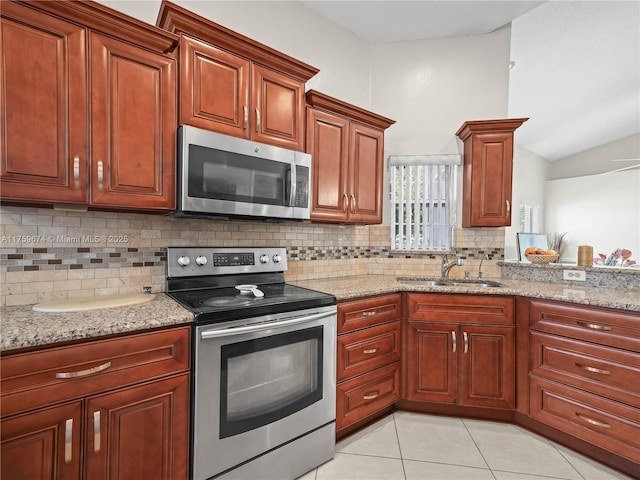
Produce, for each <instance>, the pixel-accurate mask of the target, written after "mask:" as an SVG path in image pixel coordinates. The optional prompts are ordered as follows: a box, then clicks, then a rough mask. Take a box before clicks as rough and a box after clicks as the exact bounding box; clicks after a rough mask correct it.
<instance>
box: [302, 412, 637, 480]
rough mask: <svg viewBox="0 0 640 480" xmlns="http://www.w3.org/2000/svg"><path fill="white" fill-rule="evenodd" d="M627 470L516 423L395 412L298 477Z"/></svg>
mask: <svg viewBox="0 0 640 480" xmlns="http://www.w3.org/2000/svg"><path fill="white" fill-rule="evenodd" d="M638 474H639V477H640V472H638ZM629 478H630V477H627V476H625V475H622V474H620V473H618V472H616V471H614V470H611V469H609V468H607V467H605V466H604V465H601V464H599V463H597V462H594V461H593V460H591V459H588V458H587V457H584V456H583V455H580V454H578V453H576V452H573V451H571V450H569V449H567V448H565V447H562V446H560V445H558V444H555V443H553V442H550V441H549V440H546V439H545V438H543V437H540V436H538V435H535V434H533V433H531V432H528V431H527V430H524V429H522V428H520V427H518V426H516V425H510V424H506V423H496V422H488V421H482V420H467V419H460V418H451V417H441V416H434V415H425V414H418V413H410V412H395V413H393V414H392V415H389V416H387V417H385V418H383V419H381V420H379V421H378V422H376V423H374V424H372V425H370V426H369V427H367V428H365V429H363V430H361V431H359V432H357V433H355V434H353V435H351V436H350V437H347V438H345V439H344V440H342V441H340V442H338V444H337V445H336V456H335V458H334V459H333V460H331V461H329V462H327V463H325V464H323V465H320V466H319V467H318V468H316V469H315V470H313V471H311V472H309V473H307V474H306V475H304V476H302V477H300V479H299V480H328V479H333V480H356V479H362V480H382V479H384V480H387V479H389V480H391V479H393V480H400V479H402V480H426V479H429V480H476V479H477V480H554V479H562V480H613V479H618V480H620V479H625V480H626V479H629Z"/></svg>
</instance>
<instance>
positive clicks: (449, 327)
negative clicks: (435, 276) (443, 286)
mask: <svg viewBox="0 0 640 480" xmlns="http://www.w3.org/2000/svg"><path fill="white" fill-rule="evenodd" d="M512 311H513V299H511V298H507V297H494V298H477V297H469V296H464V295H437V294H409V295H408V322H407V335H406V345H405V347H406V348H405V355H406V363H407V365H406V387H405V395H404V396H405V398H406V399H407V400H410V401H418V402H438V403H450V404H456V405H463V406H471V407H487V408H500V409H513V408H515V397H516V396H515V326H514V325H513V323H514V318H513V314H512ZM483 316H487V317H491V319H492V320H489V322H495V323H498V322H499V323H502V324H499V325H491V324H489V325H487V324H484V321H485V320H484V319H483ZM427 318H428V320H426V319H427ZM423 319H424V320H423ZM447 320H455V321H447Z"/></svg>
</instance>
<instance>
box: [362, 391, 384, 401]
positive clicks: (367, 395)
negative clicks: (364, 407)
mask: <svg viewBox="0 0 640 480" xmlns="http://www.w3.org/2000/svg"><path fill="white" fill-rule="evenodd" d="M379 396H380V392H373V393H365V394H364V396H363V397H362V399H363V400H373V399H374V398H378V397H379Z"/></svg>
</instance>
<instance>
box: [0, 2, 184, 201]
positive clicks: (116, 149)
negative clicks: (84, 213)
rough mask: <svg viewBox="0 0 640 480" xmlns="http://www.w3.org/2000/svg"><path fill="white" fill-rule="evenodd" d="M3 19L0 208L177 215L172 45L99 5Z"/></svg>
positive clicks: (16, 10)
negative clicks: (74, 207)
mask: <svg viewBox="0 0 640 480" xmlns="http://www.w3.org/2000/svg"><path fill="white" fill-rule="evenodd" d="M1 14H2V35H1V40H0V41H1V42H2V43H1V44H0V47H1V48H0V50H1V54H2V68H1V69H0V71H1V78H0V84H1V85H2V87H1V88H2V92H1V95H0V98H1V100H0V111H1V120H2V125H1V128H0V130H1V131H2V144H3V148H2V153H1V154H0V155H1V161H2V167H1V170H0V181H1V183H2V185H1V187H2V188H1V195H2V200H7V201H18V202H29V203H39V204H79V205H87V206H94V207H98V208H100V207H105V208H113V209H127V210H131V209H133V210H141V211H143V210H161V211H167V210H173V209H174V208H175V163H176V162H175V144H176V127H177V120H176V119H177V114H176V106H175V105H176V100H175V95H176V80H175V75H176V71H175V60H174V59H173V58H171V57H170V56H167V55H165V54H164V53H163V52H165V51H167V50H169V49H171V48H172V47H173V46H174V45H176V44H177V40H178V37H177V36H175V35H172V34H170V33H168V32H165V31H163V30H160V29H158V28H157V27H153V26H151V25H147V24H145V23H143V22H140V21H138V20H135V19H133V18H130V17H127V16H126V15H123V14H121V13H119V12H117V11H115V10H111V9H109V8H108V7H105V6H103V5H100V4H99V3H97V2H89V1H74V2H54V1H41V2H29V3H24V4H21V3H17V2H3V5H2V9H1ZM116 38H117V40H116ZM89 79H90V80H89ZM36 132H37V140H35V139H34V135H35V134H36ZM89 132H91V136H90V137H89Z"/></svg>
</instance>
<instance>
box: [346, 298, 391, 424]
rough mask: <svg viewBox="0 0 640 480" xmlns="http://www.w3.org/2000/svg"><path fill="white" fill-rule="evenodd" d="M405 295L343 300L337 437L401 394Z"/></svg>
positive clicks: (375, 413) (387, 405)
mask: <svg viewBox="0 0 640 480" xmlns="http://www.w3.org/2000/svg"><path fill="white" fill-rule="evenodd" d="M401 299H402V296H401V295H400V294H391V295H379V296H373V297H366V298H360V299H357V300H349V301H344V302H340V303H338V339H337V393H336V395H337V397H336V417H337V418H336V433H337V435H338V436H341V435H343V434H344V432H345V431H348V429H349V427H352V429H353V428H355V427H353V426H354V425H356V424H358V423H359V422H365V421H366V420H367V419H369V418H373V417H375V416H376V415H378V414H379V413H380V412H382V411H384V410H385V409H387V408H389V407H391V406H392V405H393V404H394V403H395V402H396V401H397V400H398V399H399V398H400V359H401V355H402V352H401V345H402V340H401V335H402V331H401V321H400V320H401V319H402V300H401ZM356 426H357V425H356Z"/></svg>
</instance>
